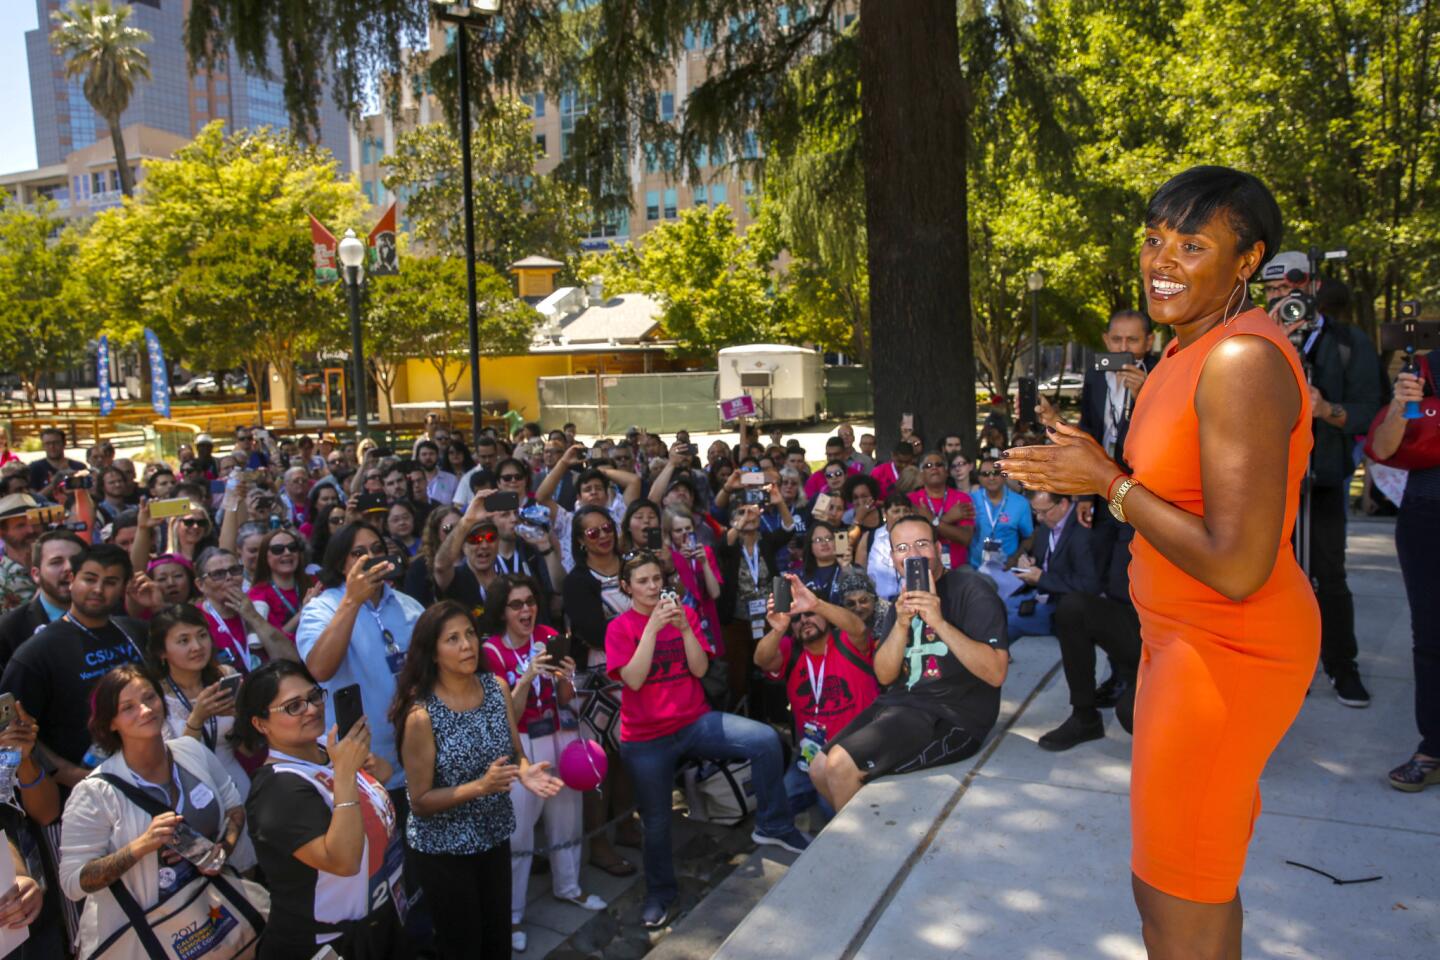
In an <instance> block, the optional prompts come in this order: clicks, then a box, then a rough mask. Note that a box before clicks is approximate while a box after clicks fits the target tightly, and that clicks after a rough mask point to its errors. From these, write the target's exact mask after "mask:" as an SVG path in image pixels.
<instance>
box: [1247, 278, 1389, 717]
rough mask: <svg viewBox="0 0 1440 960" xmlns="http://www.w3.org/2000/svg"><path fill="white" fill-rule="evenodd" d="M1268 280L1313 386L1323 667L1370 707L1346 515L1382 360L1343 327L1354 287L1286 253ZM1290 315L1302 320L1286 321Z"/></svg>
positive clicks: (1272, 301)
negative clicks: (1348, 569)
mask: <svg viewBox="0 0 1440 960" xmlns="http://www.w3.org/2000/svg"><path fill="white" fill-rule="evenodd" d="M1263 277H1264V281H1265V302H1266V308H1267V309H1268V310H1269V311H1270V315H1271V316H1272V317H1274V318H1275V321H1276V322H1277V323H1280V324H1281V326H1283V327H1284V329H1285V332H1286V335H1287V336H1289V337H1290V340H1291V342H1292V343H1294V344H1295V346H1296V348H1297V349H1298V350H1299V351H1300V356H1301V358H1302V359H1303V360H1304V362H1305V370H1306V373H1307V375H1308V377H1309V380H1310V403H1311V405H1312V407H1313V410H1314V415H1315V423H1314V429H1315V446H1314V447H1313V449H1312V451H1311V454H1310V477H1311V480H1310V535H1309V553H1310V557H1309V566H1308V572H1309V574H1310V578H1311V581H1312V582H1313V583H1314V584H1315V595H1316V599H1318V600H1319V602H1320V662H1321V664H1323V665H1324V667H1325V673H1326V674H1327V675H1328V676H1329V677H1330V683H1331V685H1332V686H1333V687H1334V688H1335V696H1336V697H1337V698H1338V699H1339V700H1340V702H1341V703H1343V704H1345V706H1347V707H1368V706H1369V705H1370V694H1369V693H1368V692H1367V691H1366V689H1365V685H1364V684H1362V683H1361V682H1360V670H1359V668H1358V666H1357V665H1356V662H1355V657H1356V654H1357V653H1358V647H1357V645H1356V642H1355V602H1354V600H1353V599H1352V598H1351V596H1350V586H1349V584H1347V583H1346V580H1345V514H1346V510H1347V507H1348V506H1349V502H1350V477H1351V475H1353V474H1354V472H1355V459H1354V453H1353V451H1354V447H1355V438H1356V437H1357V436H1360V435H1361V434H1363V433H1365V431H1366V430H1368V429H1369V427H1370V421H1371V420H1373V419H1374V418H1375V414H1376V413H1378V412H1379V410H1380V405H1381V404H1382V403H1383V402H1384V397H1383V396H1382V386H1381V384H1382V382H1383V380H1382V375H1381V371H1380V360H1379V357H1378V356H1377V355H1376V353H1375V347H1374V345H1373V344H1371V342H1370V339H1369V338H1368V337H1366V336H1365V334H1364V333H1363V332H1362V331H1360V330H1358V329H1357V328H1355V327H1353V326H1350V325H1349V324H1348V323H1346V322H1345V320H1346V318H1347V316H1348V313H1349V309H1350V290H1349V288H1348V287H1346V286H1345V284H1343V283H1341V282H1340V281H1338V280H1328V279H1327V280H1325V281H1324V282H1323V283H1320V282H1319V281H1318V280H1317V278H1314V277H1311V276H1310V261H1309V258H1308V257H1306V255H1305V254H1303V253H1300V252H1298V251H1295V250H1288V251H1286V252H1284V253H1281V254H1278V255H1276V256H1275V258H1274V259H1273V260H1271V261H1270V262H1269V263H1267V264H1266V265H1265V268H1264V272H1263ZM1317 288H1318V289H1317ZM1311 298H1313V299H1311ZM1292 308H1296V309H1295V312H1296V313H1298V314H1299V316H1298V318H1297V319H1294V320H1289V322H1286V320H1287V318H1288V317H1289V316H1290V315H1291V314H1290V312H1289V311H1290V310H1291V309H1292ZM1301 308H1304V309H1301ZM1302 508H1303V505H1302ZM1300 522H1302V523H1303V522H1304V521H1303V518H1302V519H1301V521H1300ZM1301 562H1302V564H1303V563H1304V558H1303V557H1302V558H1301Z"/></svg>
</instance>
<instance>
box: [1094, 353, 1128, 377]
mask: <svg viewBox="0 0 1440 960" xmlns="http://www.w3.org/2000/svg"><path fill="white" fill-rule="evenodd" d="M1127 363H1128V364H1132V365H1133V364H1134V363H1135V355H1134V354H1131V353H1097V354H1095V371H1096V372H1097V373H1117V372H1119V370H1120V368H1121V367H1123V366H1125V365H1126V364H1127Z"/></svg>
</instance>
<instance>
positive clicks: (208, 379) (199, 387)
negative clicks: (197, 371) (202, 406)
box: [174, 373, 219, 397]
mask: <svg viewBox="0 0 1440 960" xmlns="http://www.w3.org/2000/svg"><path fill="white" fill-rule="evenodd" d="M218 389H219V388H218V387H217V386H216V385H215V378H214V377H212V376H210V375H209V374H208V373H207V374H202V375H201V376H198V377H191V378H190V380H189V381H187V382H185V383H182V384H180V386H178V387H176V388H175V391H174V393H175V396H177V397H200V396H209V395H210V394H213V393H215V392H216V391H217V390H218Z"/></svg>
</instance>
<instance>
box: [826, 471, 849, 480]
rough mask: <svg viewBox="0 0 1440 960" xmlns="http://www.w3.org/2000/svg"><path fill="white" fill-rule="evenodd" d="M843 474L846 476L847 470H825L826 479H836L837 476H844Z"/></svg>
mask: <svg viewBox="0 0 1440 960" xmlns="http://www.w3.org/2000/svg"><path fill="white" fill-rule="evenodd" d="M843 476H845V471H844V470H826V471H825V479H826V480H835V479H837V478H839V477H843Z"/></svg>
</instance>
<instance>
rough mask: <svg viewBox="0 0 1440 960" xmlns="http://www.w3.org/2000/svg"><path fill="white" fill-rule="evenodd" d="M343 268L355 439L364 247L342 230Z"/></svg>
mask: <svg viewBox="0 0 1440 960" xmlns="http://www.w3.org/2000/svg"><path fill="white" fill-rule="evenodd" d="M338 254H339V257H340V265H341V266H343V267H344V268H345V296H346V299H347V300H348V301H349V304H350V361H351V366H352V368H353V369H352V371H351V375H352V376H353V377H354V379H355V437H356V439H360V438H363V437H364V436H365V427H366V424H365V347H364V344H363V342H362V340H361V336H360V286H361V284H363V283H364V282H365V267H364V263H365V243H364V241H362V240H360V239H359V238H358V237H356V236H355V231H354V230H346V231H345V237H344V239H342V240H341V241H340V249H339V251H338Z"/></svg>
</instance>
